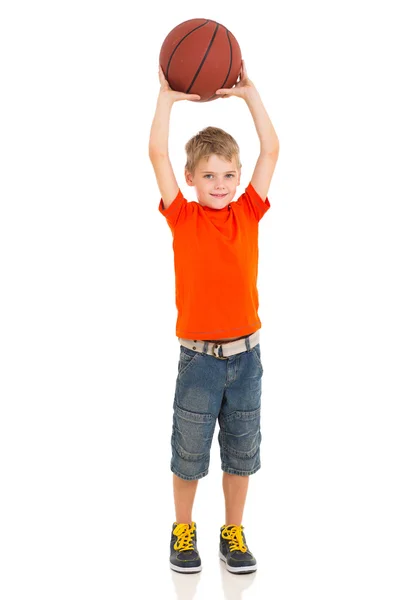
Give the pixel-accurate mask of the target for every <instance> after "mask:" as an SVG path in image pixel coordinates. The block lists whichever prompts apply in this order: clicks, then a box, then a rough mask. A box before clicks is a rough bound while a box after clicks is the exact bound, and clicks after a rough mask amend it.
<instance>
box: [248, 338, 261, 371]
mask: <svg viewBox="0 0 400 600" xmlns="http://www.w3.org/2000/svg"><path fill="white" fill-rule="evenodd" d="M251 353H252V355H253V356H254V360H255V361H256V363H257V364H258V366H259V367H260V369H261V373H263V372H264V369H263V366H262V362H261V350H260V344H257V346H254V348H252V349H251Z"/></svg>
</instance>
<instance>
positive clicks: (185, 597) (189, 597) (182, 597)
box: [170, 569, 201, 600]
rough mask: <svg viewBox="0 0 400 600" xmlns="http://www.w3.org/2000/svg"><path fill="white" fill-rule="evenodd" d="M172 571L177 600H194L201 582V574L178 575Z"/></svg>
mask: <svg viewBox="0 0 400 600" xmlns="http://www.w3.org/2000/svg"><path fill="white" fill-rule="evenodd" d="M170 570H171V575H172V581H173V582H174V586H175V593H176V597H177V600H193V599H194V597H195V595H196V588H197V585H198V583H199V581H200V576H201V572H200V573H177V572H176V571H173V570H172V569H170Z"/></svg>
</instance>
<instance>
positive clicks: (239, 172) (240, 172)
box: [237, 169, 242, 185]
mask: <svg viewBox="0 0 400 600" xmlns="http://www.w3.org/2000/svg"><path fill="white" fill-rule="evenodd" d="M241 174H242V169H239V171H238V182H237V184H238V185H240V176H241Z"/></svg>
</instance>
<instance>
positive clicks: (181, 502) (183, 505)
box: [172, 473, 199, 523]
mask: <svg viewBox="0 0 400 600" xmlns="http://www.w3.org/2000/svg"><path fill="white" fill-rule="evenodd" d="M172 476H173V488H174V501H175V514H176V519H175V520H176V522H177V523H191V522H192V509H193V503H194V498H195V495H196V490H197V484H198V481H199V480H198V479H192V480H187V479H182V478H181V477H178V476H177V475H175V473H173V475H172Z"/></svg>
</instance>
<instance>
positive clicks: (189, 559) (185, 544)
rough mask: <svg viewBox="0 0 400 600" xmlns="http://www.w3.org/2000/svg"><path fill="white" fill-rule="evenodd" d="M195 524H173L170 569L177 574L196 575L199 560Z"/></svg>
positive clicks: (199, 564) (199, 565) (198, 569)
mask: <svg viewBox="0 0 400 600" xmlns="http://www.w3.org/2000/svg"><path fill="white" fill-rule="evenodd" d="M196 542H197V535H196V523H193V522H192V523H190V524H189V523H174V524H173V526H172V535H171V556H170V559H169V564H170V567H171V569H173V570H174V571H178V573H198V572H199V571H201V560H200V556H199V553H198V552H197V546H196Z"/></svg>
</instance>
